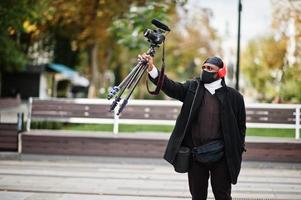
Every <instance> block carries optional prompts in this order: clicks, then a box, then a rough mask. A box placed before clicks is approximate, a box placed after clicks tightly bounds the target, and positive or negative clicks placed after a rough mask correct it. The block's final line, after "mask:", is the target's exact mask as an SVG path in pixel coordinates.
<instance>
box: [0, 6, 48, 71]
mask: <svg viewBox="0 0 301 200" xmlns="http://www.w3.org/2000/svg"><path fill="white" fill-rule="evenodd" d="M47 2H48V1H47V0H41V1H34V0H2V1H0V19H1V20H0V43H1V48H0V67H1V70H6V71H7V70H8V71H12V70H18V69H21V68H24V67H25V64H26V63H28V62H29V58H28V56H27V53H28V50H29V47H30V45H31V44H32V42H33V40H34V38H35V37H36V36H37V35H38V34H39V30H38V24H39V23H41V22H42V19H41V16H42V13H43V11H45V9H46V5H47Z"/></svg>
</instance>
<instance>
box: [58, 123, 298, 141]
mask: <svg viewBox="0 0 301 200" xmlns="http://www.w3.org/2000/svg"><path fill="white" fill-rule="evenodd" d="M63 129H66V130H82V131H112V130H113V125H105V124H101V125H99V124H80V125H76V124H68V125H64V127H63ZM172 130H173V126H164V125H124V124H121V125H119V132H165V133H171V131H172ZM246 134H247V136H265V137H288V138H293V137H295V130H294V129H272V128H248V129H247V133H246Z"/></svg>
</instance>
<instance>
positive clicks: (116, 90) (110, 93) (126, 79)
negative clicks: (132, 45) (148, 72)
mask: <svg viewBox="0 0 301 200" xmlns="http://www.w3.org/2000/svg"><path fill="white" fill-rule="evenodd" d="M140 65H141V61H140V62H139V63H137V65H136V66H135V67H134V69H132V71H131V72H130V73H129V74H128V75H127V76H126V77H125V79H123V81H122V82H121V83H120V84H119V85H118V86H114V87H113V88H112V89H111V90H110V92H109V94H108V97H107V98H108V99H109V100H110V99H111V98H112V97H113V96H115V95H116V94H117V93H118V91H119V90H121V89H122V87H124V85H126V84H127V82H128V81H129V80H131V79H132V76H133V75H134V74H135V73H136V71H137V70H138V69H139V66H140Z"/></svg>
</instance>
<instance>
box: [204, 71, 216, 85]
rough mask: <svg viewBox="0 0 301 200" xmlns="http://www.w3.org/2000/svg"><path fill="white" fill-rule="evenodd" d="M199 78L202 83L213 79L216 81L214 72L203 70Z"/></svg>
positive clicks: (210, 81)
mask: <svg viewBox="0 0 301 200" xmlns="http://www.w3.org/2000/svg"><path fill="white" fill-rule="evenodd" d="M201 80H202V81H203V83H212V82H213V81H216V80H217V79H216V72H207V71H205V70H203V72H202V74H201Z"/></svg>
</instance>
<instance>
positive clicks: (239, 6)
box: [235, 0, 242, 90]
mask: <svg viewBox="0 0 301 200" xmlns="http://www.w3.org/2000/svg"><path fill="white" fill-rule="evenodd" d="M241 11H242V3H241V0H238V30H237V54H236V59H237V61H236V84H235V88H236V89H237V90H239V65H240V15H241Z"/></svg>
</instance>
